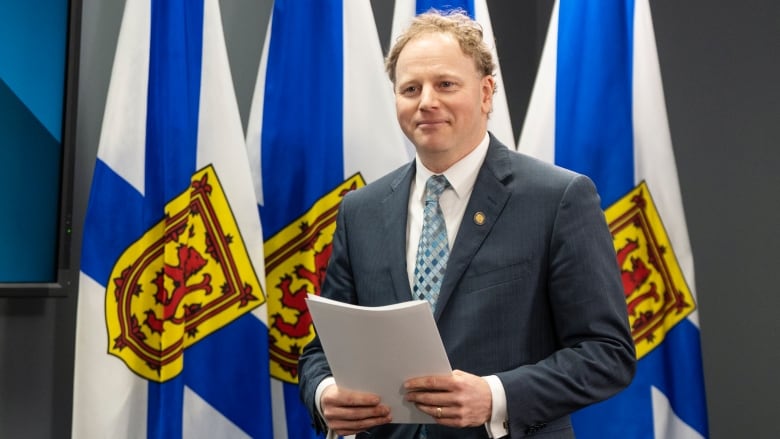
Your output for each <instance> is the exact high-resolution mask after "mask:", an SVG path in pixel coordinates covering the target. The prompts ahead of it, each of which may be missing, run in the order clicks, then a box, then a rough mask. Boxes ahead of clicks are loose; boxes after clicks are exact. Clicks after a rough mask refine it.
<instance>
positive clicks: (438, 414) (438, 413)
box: [436, 407, 441, 418]
mask: <svg viewBox="0 0 780 439" xmlns="http://www.w3.org/2000/svg"><path fill="white" fill-rule="evenodd" d="M436 417H437V418H441V407H436Z"/></svg>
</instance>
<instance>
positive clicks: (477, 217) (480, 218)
mask: <svg viewBox="0 0 780 439" xmlns="http://www.w3.org/2000/svg"><path fill="white" fill-rule="evenodd" d="M474 224H476V225H478V226H481V225H482V224H485V214H484V213H482V212H477V213H475V214H474Z"/></svg>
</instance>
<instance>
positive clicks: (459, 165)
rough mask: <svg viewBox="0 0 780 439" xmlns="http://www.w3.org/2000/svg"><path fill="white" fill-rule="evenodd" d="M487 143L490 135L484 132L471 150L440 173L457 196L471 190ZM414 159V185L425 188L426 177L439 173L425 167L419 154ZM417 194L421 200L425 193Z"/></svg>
mask: <svg viewBox="0 0 780 439" xmlns="http://www.w3.org/2000/svg"><path fill="white" fill-rule="evenodd" d="M489 143H490V135H489V134H488V133H487V132H485V137H483V138H482V141H481V142H479V144H478V145H477V147H476V148H474V150H473V151H471V152H470V153H468V155H466V156H465V157H463V158H462V159H460V160H458V161H457V162H455V164H453V165H452V166H450V167H449V168H448V169H447V170H446V171H444V172H442V173H441V174H443V175H444V176H445V177H447V181H448V182H450V187H452V189H453V191H454V192H455V195H456V196H457V197H458V198H462V197H465V196H468V195H469V194H471V190H472V189H473V188H474V182H476V181H477V174H478V173H479V168H480V167H481V166H482V163H483V162H484V161H485V156H487V150H488V144H489ZM414 160H415V165H416V166H417V174H416V176H415V186H416V187H418V188H425V182H427V181H428V178H430V177H431V176H432V175H441V174H434V173H433V172H431V171H430V170H429V169H428V168H426V167H425V165H423V164H422V161H420V157H419V156H415V159H414ZM419 195H420V200H422V197H423V196H424V195H425V191H424V190H422V191H419Z"/></svg>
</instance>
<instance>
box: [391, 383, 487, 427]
mask: <svg viewBox="0 0 780 439" xmlns="http://www.w3.org/2000/svg"><path fill="white" fill-rule="evenodd" d="M404 389H405V390H406V392H407V393H406V400H407V401H411V402H413V403H414V404H415V405H416V406H417V408H418V409H419V410H420V411H422V412H425V413H427V414H429V415H431V416H432V417H433V418H434V419H436V423H437V424H441V425H446V426H448V427H476V426H479V425H483V424H484V423H486V422H487V421H489V420H490V415H491V413H492V409H493V397H492V395H491V393H490V386H489V385H488V383H487V382H486V381H485V380H484V379H482V378H481V377H478V376H476V375H472V374H470V373H466V372H463V371H460V370H456V371H454V372H452V375H450V376H426V377H419V378H412V379H409V380H407V381H406V382H405V383H404Z"/></svg>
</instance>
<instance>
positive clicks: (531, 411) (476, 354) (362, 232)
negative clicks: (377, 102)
mask: <svg viewBox="0 0 780 439" xmlns="http://www.w3.org/2000/svg"><path fill="white" fill-rule="evenodd" d="M386 67H387V71H388V74H389V75H390V79H391V80H392V82H393V85H394V89H395V95H396V112H397V116H398V122H399V124H400V126H401V128H402V129H403V131H404V133H405V134H406V136H407V137H408V138H409V139H410V140H411V141H412V143H413V144H414V145H415V148H416V151H417V155H416V158H415V160H414V161H413V162H411V163H409V164H408V165H406V166H404V167H402V168H400V169H398V170H396V171H394V172H392V173H390V174H389V175H387V176H385V177H383V178H381V179H379V180H377V181H376V182H374V183H372V184H370V185H368V186H366V187H365V188H362V189H360V190H358V191H355V192H353V193H350V194H348V195H347V196H346V197H345V198H344V200H343V202H342V204H341V207H340V212H339V216H338V219H337V226H336V233H335V236H334V240H333V253H332V256H331V259H330V263H329V266H328V271H327V274H326V278H325V284H324V286H323V290H322V294H323V295H324V296H327V297H330V298H333V299H336V300H341V301H344V302H349V303H355V304H359V305H365V306H379V305H387V304H390V303H395V302H400V301H406V300H412V299H418V298H422V297H425V298H426V299H429V300H430V301H431V302H432V306H433V309H434V317H435V320H436V323H437V326H438V328H439V332H440V334H441V338H442V341H443V343H444V346H445V348H446V350H447V355H448V357H449V359H450V363H451V365H452V367H453V369H454V372H453V373H452V375H451V376H429V377H418V378H413V379H410V380H408V381H407V382H405V383H404V388H405V390H406V391H407V394H406V398H407V399H408V400H409V401H412V402H414V403H415V405H416V407H417V408H418V409H419V410H421V411H423V412H425V413H427V414H429V415H431V416H433V417H434V419H435V420H436V424H429V425H426V426H419V425H407V424H392V423H391V422H392V418H393V414H392V413H390V411H389V409H388V408H387V406H385V405H383V404H382V401H380V400H379V398H378V397H377V396H376V395H373V394H368V393H364V392H359V391H355V390H350V389H344V388H340V387H338V386H337V385H336V384H335V382H334V381H333V378H332V377H330V371H329V369H328V364H327V361H326V359H325V357H324V354H323V351H322V347H321V345H320V343H319V341H318V340H316V339H315V340H314V341H313V342H312V343H310V344H309V345H308V346H307V347H306V348H305V350H304V352H303V355H302V356H301V359H300V364H299V370H300V388H301V396H302V398H303V400H304V401H305V403H306V404H307V406H308V407H309V409H310V410H311V412H312V415H313V417H314V418H315V419H317V423H318V427H319V428H322V429H329V430H330V431H332V432H335V433H338V434H344V435H347V434H355V433H360V432H366V433H360V434H358V437H369V436H370V437H378V438H390V437H392V438H414V437H420V436H424V437H427V438H438V437H447V438H485V437H504V436H509V437H513V438H515V437H525V436H527V435H531V434H536V435H538V436H540V437H545V438H570V437H573V432H572V429H571V423H570V419H569V414H570V413H571V412H573V411H575V410H577V409H580V408H582V407H584V406H586V405H588V404H591V403H594V402H596V401H599V400H602V399H604V398H607V397H609V396H611V395H613V394H614V393H616V392H617V391H619V390H620V389H622V388H623V387H625V386H626V385H628V383H629V382H630V380H631V378H632V377H633V373H634V368H635V354H634V347H633V341H632V338H631V334H630V331H629V329H628V325H627V315H626V304H625V298H624V295H623V289H622V283H621V280H620V275H619V270H618V267H617V263H616V257H615V253H614V249H613V246H612V239H611V236H610V234H609V230H608V228H607V226H606V223H605V220H604V216H603V213H602V211H601V208H600V206H599V197H598V194H597V193H596V190H595V188H594V185H593V183H592V182H591V181H590V180H589V179H587V178H586V177H584V176H581V175H578V174H575V173H572V172H570V171H567V170H563V169H561V168H557V167H554V166H552V165H548V164H545V163H542V162H540V161H537V160H535V159H532V158H530V157H527V156H524V155H521V154H518V153H515V152H512V151H509V150H508V149H507V148H506V147H505V146H504V145H502V144H501V143H500V142H498V140H496V139H495V138H494V137H492V136H491V135H490V134H489V133H488V132H487V120H488V116H489V113H490V111H491V105H492V96H493V93H494V91H495V82H494V78H493V75H492V72H493V69H494V63H493V60H492V58H491V55H490V51H489V50H488V48H487V47H486V45H485V44H484V43H483V41H482V32H481V29H480V28H479V26H478V25H477V24H476V23H475V22H473V21H471V20H470V19H469V18H468V17H467V16H465V15H463V14H459V13H455V14H449V15H442V14H439V13H436V12H429V13H427V14H423V15H421V16H418V17H417V18H416V19H415V20H414V21H413V22H412V25H411V27H410V28H409V29H408V30H407V32H406V33H405V34H404V35H402V36H401V37H400V38H399V39H398V41H397V42H396V44H395V46H394V47H393V48H392V49H391V51H390V54H389V55H388V58H387V62H386ZM433 175H443V176H444V178H442V177H436V178H435V179H432V181H437V182H438V183H439V188H440V189H439V190H441V188H442V187H443V188H444V191H443V193H441V195H438V204H436V195H434V196H433V198H431V195H429V194H428V191H429V190H430V189H427V188H426V187H427V182H428V180H429V177H431V176H433ZM445 178H446V180H445ZM430 191H432V190H430ZM426 199H428V201H429V202H430V204H429V206H432V207H429V209H428V210H426V208H425V207H424V206H425V200H426ZM441 216H443V218H444V226H445V227H446V243H445V247H446V248H444V249H443V250H441V252H440V256H441V257H434V258H433V259H435V260H434V261H433V262H434V263H436V264H439V265H446V269H444V268H442V269H443V270H444V271H443V273H444V274H443V280H440V282H437V281H439V279H437V277H438V276H435V275H433V276H430V277H429V278H427V279H426V277H425V276H424V275H421V274H420V273H421V272H423V271H424V270H429V271H430V270H433V271H434V272H435V271H436V270H438V269H439V268H435V267H434V268H428V269H422V268H420V266H421V265H420V264H421V263H424V262H425V261H424V260H422V259H425V258H421V260H418V248H419V250H420V252H419V253H420V255H422V254H424V252H425V250H423V248H424V247H425V248H426V249H427V248H428V247H427V246H428V245H430V241H435V240H434V239H431V238H430V237H429V235H430V234H431V227H432V226H430V225H429V224H426V223H431V222H440V220H438V219H436V220H434V218H441ZM433 227H435V226H433ZM440 229H442V230H440V231H439V233H441V234H444V231H443V228H441V227H440ZM442 239H443V240H445V239H444V238H442ZM436 252H439V250H436ZM425 254H427V253H425ZM437 254H439V253H437ZM428 262H430V261H428ZM425 281H429V284H430V283H431V282H432V283H433V284H434V286H433V287H431V286H430V285H428V286H424V285H423V284H425ZM426 288H427V289H429V290H430V291H428V292H429V293H430V294H428V295H426V294H424V292H425V291H426Z"/></svg>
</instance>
